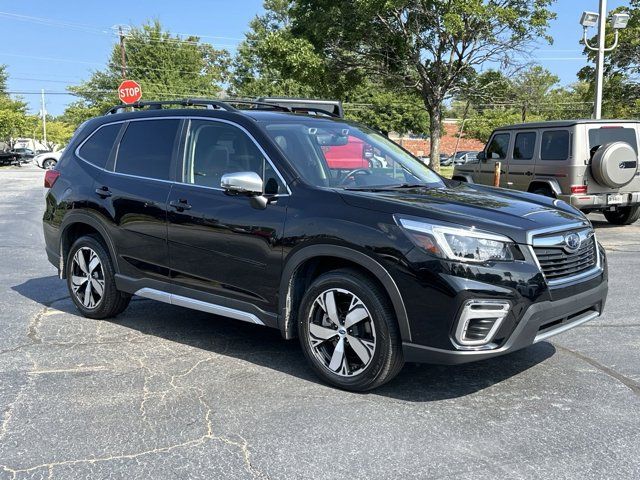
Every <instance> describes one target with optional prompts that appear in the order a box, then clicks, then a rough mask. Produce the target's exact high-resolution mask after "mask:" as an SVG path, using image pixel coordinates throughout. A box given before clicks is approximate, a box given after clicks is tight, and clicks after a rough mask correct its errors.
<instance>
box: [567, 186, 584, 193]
mask: <svg viewBox="0 0 640 480" xmlns="http://www.w3.org/2000/svg"><path fill="white" fill-rule="evenodd" d="M571 193H574V194H584V193H587V186H586V185H571Z"/></svg>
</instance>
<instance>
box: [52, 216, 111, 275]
mask: <svg viewBox="0 0 640 480" xmlns="http://www.w3.org/2000/svg"><path fill="white" fill-rule="evenodd" d="M91 234H93V235H97V236H98V237H99V238H101V239H102V243H103V244H104V246H105V247H106V248H107V250H108V252H109V255H110V256H111V259H112V262H113V266H114V268H115V270H116V272H119V268H118V262H117V258H116V255H115V247H114V245H113V242H112V241H111V238H110V237H109V234H108V233H107V228H106V227H105V226H104V225H103V224H102V222H101V221H100V220H98V219H97V218H95V217H94V216H93V215H91V214H89V213H86V212H80V211H78V212H70V213H68V214H67V215H66V217H65V219H64V220H63V222H62V224H61V225H60V245H59V248H60V277H61V278H65V277H66V268H65V264H66V260H67V254H68V253H69V250H70V249H71V245H73V242H74V241H75V240H76V239H77V238H79V237H80V236H82V235H91Z"/></svg>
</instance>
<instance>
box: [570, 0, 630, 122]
mask: <svg viewBox="0 0 640 480" xmlns="http://www.w3.org/2000/svg"><path fill="white" fill-rule="evenodd" d="M628 22H629V14H628V13H614V14H613V15H612V16H611V27H612V28H613V29H614V30H615V39H614V41H613V45H612V46H610V47H609V48H607V47H606V46H605V40H606V38H605V34H606V31H605V30H606V25H607V0H600V10H599V13H594V12H582V17H581V18H580V25H582V28H583V34H582V42H583V43H584V46H585V47H587V49H589V50H591V51H593V52H598V53H597V56H596V103H595V108H594V112H593V117H594V118H595V119H597V120H599V119H600V118H602V90H603V87H604V54H605V53H606V52H610V51H611V50H613V49H614V48H616V47H617V46H618V30H621V29H623V28H625V27H626V26H627V23H628ZM596 23H597V24H598V46H597V47H593V46H591V45H589V40H587V30H588V29H589V27H594V26H595V25H596Z"/></svg>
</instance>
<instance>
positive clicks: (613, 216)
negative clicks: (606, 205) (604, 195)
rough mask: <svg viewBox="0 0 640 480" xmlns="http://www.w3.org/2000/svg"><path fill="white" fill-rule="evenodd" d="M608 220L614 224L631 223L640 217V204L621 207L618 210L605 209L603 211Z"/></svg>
mask: <svg viewBox="0 0 640 480" xmlns="http://www.w3.org/2000/svg"><path fill="white" fill-rule="evenodd" d="M602 213H603V214H604V218H606V219H607V222H609V223H611V224H612V225H631V224H632V223H634V222H636V221H637V220H638V219H640V205H636V206H633V207H620V208H618V209H617V210H613V211H611V210H605V211H604V212H602Z"/></svg>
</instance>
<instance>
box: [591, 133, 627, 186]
mask: <svg viewBox="0 0 640 480" xmlns="http://www.w3.org/2000/svg"><path fill="white" fill-rule="evenodd" d="M637 170H638V155H637V154H636V152H635V150H634V149H633V148H632V147H631V145H629V144H628V143H625V142H611V143H605V144H604V145H601V146H600V148H598V150H596V152H595V153H594V155H593V158H592V159H591V174H592V175H593V178H595V180H596V182H598V183H599V184H600V185H602V186H604V187H610V188H619V187H623V186H625V185H626V184H627V183H629V182H631V180H633V178H634V177H635V175H636V171H637Z"/></svg>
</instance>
